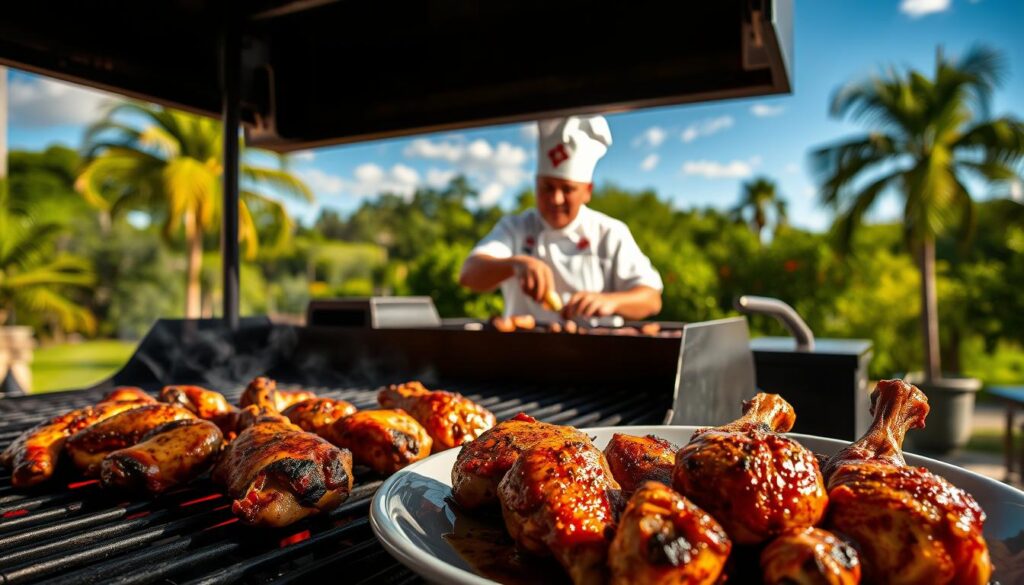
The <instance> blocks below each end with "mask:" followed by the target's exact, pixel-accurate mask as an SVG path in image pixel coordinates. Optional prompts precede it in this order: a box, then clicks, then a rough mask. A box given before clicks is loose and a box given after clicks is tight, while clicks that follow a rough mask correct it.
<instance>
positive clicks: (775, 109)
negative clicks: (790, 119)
mask: <svg viewBox="0 0 1024 585" xmlns="http://www.w3.org/2000/svg"><path fill="white" fill-rule="evenodd" d="M784 111H786V106H773V105H770V104H754V105H752V106H750V113H751V114H754V115H755V116H757V117H758V118H768V117H770V116H778V115H779V114H781V113H782V112H784Z"/></svg>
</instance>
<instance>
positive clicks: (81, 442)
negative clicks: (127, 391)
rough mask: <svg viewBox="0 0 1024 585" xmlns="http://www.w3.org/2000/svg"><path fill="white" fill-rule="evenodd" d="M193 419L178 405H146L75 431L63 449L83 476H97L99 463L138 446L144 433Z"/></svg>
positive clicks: (192, 415)
mask: <svg viewBox="0 0 1024 585" xmlns="http://www.w3.org/2000/svg"><path fill="white" fill-rule="evenodd" d="M113 404H120V403H113ZM194 418H195V415H194V414H192V413H191V412H189V411H187V410H185V409H184V408H181V407H180V406H175V405H173V404H163V403H156V404H146V405H143V406H139V407H137V408H133V409H131V410H127V411H125V412H121V413H119V414H117V415H116V416H112V417H110V418H107V419H104V420H102V421H100V422H98V423H96V424H94V425H92V426H90V427H87V428H85V429H82V430H81V431H78V432H77V433H75V434H74V435H72V436H71V437H69V438H68V440H67V442H66V443H65V445H64V448H65V449H66V450H67V453H68V455H70V456H71V461H72V463H74V464H75V467H77V468H78V469H79V470H80V471H81V472H82V473H83V474H84V475H85V476H86V477H96V476H98V475H99V472H100V463H101V462H102V461H103V458H104V457H106V456H107V455H108V454H110V453H111V452H113V451H117V450H118V449H124V448H125V447H130V446H132V445H134V444H136V443H138V442H139V441H141V440H142V437H143V436H144V435H145V434H146V433H148V432H149V431H152V430H153V429H155V428H157V427H159V426H160V425H163V424H165V423H169V422H171V421H175V420H182V419H194Z"/></svg>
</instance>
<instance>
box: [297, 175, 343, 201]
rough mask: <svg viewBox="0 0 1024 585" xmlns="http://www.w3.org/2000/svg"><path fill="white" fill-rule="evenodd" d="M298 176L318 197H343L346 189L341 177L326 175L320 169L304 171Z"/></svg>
mask: <svg viewBox="0 0 1024 585" xmlns="http://www.w3.org/2000/svg"><path fill="white" fill-rule="evenodd" d="M298 175H299V176H300V177H302V180H303V181H305V182H306V184H307V185H309V188H310V189H312V190H313V193H315V194H316V195H341V193H342V191H344V189H345V181H344V180H343V179H342V178H341V177H339V176H337V175H332V174H329V173H325V172H323V171H321V170H320V169H306V170H302V171H299V172H298Z"/></svg>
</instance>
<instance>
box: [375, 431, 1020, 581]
mask: <svg viewBox="0 0 1024 585" xmlns="http://www.w3.org/2000/svg"><path fill="white" fill-rule="evenodd" d="M702 428H707V427H706V426H700V425H630V426H610V427H609V426H604V427H582V428H580V429H579V431H580V432H583V433H587V434H592V433H593V432H595V431H600V432H602V433H605V432H619V433H632V432H642V433H648V434H650V433H652V431H651V430H650V429H678V430H684V431H686V430H688V431H690V432H691V433H692V432H693V431H695V430H697V429H702ZM641 429H643V430H642V431H641ZM783 434H784V435H785V436H786V437H790V438H793V439H796V440H797V441H799V440H800V439H802V438H807V439H813V440H815V441H822V440H824V441H827V442H831V443H836V444H837V445H838V446H841V447H845V446H848V445H850V443H851V441H846V440H843V439H836V438H833V437H822V436H819V435H808V434H805V433H783ZM456 449H458V448H454V449H446V450H444V451H441V452H440V453H434V454H432V455H430V456H428V457H425V458H423V459H421V460H419V461H417V462H415V463H413V464H411V465H409V466H407V467H404V468H402V469H400V470H398V471H397V472H395V473H394V474H393V475H392V476H391V477H389V478H387V479H386V480H384V483H382V484H381V486H380V487H379V488H377V492H376V493H375V494H374V496H373V500H372V502H371V503H370V527H371V529H372V530H373V533H374V536H375V537H376V538H377V541H378V542H380V543H381V546H383V547H384V549H385V550H386V551H387V552H388V553H389V554H391V555H392V556H393V557H395V558H396V559H397V560H398V561H399V562H401V563H402V564H404V565H405V566H406V567H408V568H409V569H412V570H413V571H415V572H416V573H417V574H418V575H419V576H420V577H422V578H423V579H425V580H427V581H429V582H432V583H452V584H458V585H501V583H499V582H497V581H494V580H492V579H488V578H487V577H484V576H482V575H479V574H477V573H473V572H470V571H467V570H465V569H462V568H460V567H456V566H455V565H452V564H449V563H447V562H445V561H442V560H441V559H439V558H436V557H434V556H431V555H430V554H427V552H426V551H424V550H423V549H421V548H419V547H418V546H416V544H415V543H414V542H413V541H412V540H411V539H409V538H408V537H406V536H405V535H404V533H403V532H402V530H401V529H400V528H399V527H397V526H395V525H394V523H393V522H391V520H390V519H389V518H388V514H387V509H386V502H387V499H388V497H387V496H388V494H390V492H391V491H392V490H393V489H394V486H395V484H396V483H398V482H399V481H401V479H402V478H403V477H404V476H405V475H407V474H409V473H413V472H415V471H416V470H417V469H418V468H421V467H424V466H425V465H426V464H427V462H429V461H431V459H434V458H435V457H441V456H445V455H446V453H448V452H449V451H455V450H456ZM904 454H905V455H912V456H913V457H914V458H915V459H917V460H920V461H921V462H923V464H924V465H927V466H929V467H931V466H933V465H934V466H935V468H938V469H942V470H952V471H954V472H956V473H959V474H966V475H967V476H968V477H970V478H971V479H973V480H974V481H980V482H982V483H984V484H988V487H990V488H993V489H997V490H1005V489H1010V490H1013V491H1015V492H1018V494H1019V495H1020V497H1021V498H1022V499H1024V491H1022V490H1019V489H1017V488H1015V487H1013V486H1011V485H1007V484H1005V483H1003V482H1001V481H998V480H995V479H993V478H991V477H987V476H984V475H982V474H980V473H977V472H974V471H971V470H969V469H966V468H963V467H959V466H957V465H953V464H951V463H946V462H945V461H939V460H938V459H933V458H931V457H926V456H924V455H918V454H916V453H910V452H905V453H904ZM914 465H915V466H916V465H917V464H916V463H915V464H914ZM940 475H942V473H940ZM385 524H388V525H389V526H385ZM392 534H400V535H401V536H402V537H401V538H391V537H390V535H392ZM438 577H443V578H444V580H443V581H439V580H438Z"/></svg>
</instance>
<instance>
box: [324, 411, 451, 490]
mask: <svg viewBox="0 0 1024 585" xmlns="http://www.w3.org/2000/svg"><path fill="white" fill-rule="evenodd" d="M327 434H328V436H329V440H330V441H331V442H332V443H334V444H335V445H337V446H339V447H344V448H345V449H348V450H350V451H352V456H353V457H354V458H355V461H356V463H359V464H361V465H366V466H368V467H370V468H372V469H373V470H374V471H376V472H377V473H380V474H383V475H389V474H392V473H394V472H396V471H398V470H399V469H402V468H403V467H405V466H406V465H409V464H410V463H414V462H416V461H419V460H420V459H423V458H424V457H426V456H427V455H430V448H431V444H432V441H431V440H430V436H429V435H428V434H427V431H426V429H424V428H423V427H422V426H421V425H420V423H418V422H416V419H414V418H413V417H411V416H409V415H408V414H406V413H405V411H403V410H361V411H359V412H356V413H354V414H350V415H349V416H346V417H344V418H340V419H338V420H337V421H335V422H334V424H333V425H331V427H330V429H329V430H328V431H327Z"/></svg>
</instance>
